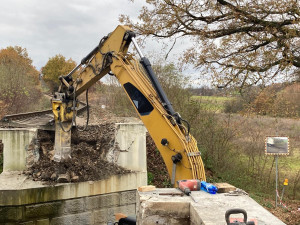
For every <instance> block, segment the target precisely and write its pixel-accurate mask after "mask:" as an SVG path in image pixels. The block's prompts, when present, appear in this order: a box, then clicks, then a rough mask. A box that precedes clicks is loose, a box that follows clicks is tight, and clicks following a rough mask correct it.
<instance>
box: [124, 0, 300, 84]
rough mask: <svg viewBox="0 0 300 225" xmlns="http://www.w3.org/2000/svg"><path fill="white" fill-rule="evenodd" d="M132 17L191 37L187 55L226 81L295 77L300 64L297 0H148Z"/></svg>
mask: <svg viewBox="0 0 300 225" xmlns="http://www.w3.org/2000/svg"><path fill="white" fill-rule="evenodd" d="M147 3H148V5H147V6H145V7H143V9H142V10H141V13H140V15H139V19H140V22H132V21H131V20H130V18H129V17H128V16H126V15H122V16H121V17H120V21H121V22H123V23H125V24H128V25H130V26H132V27H133V28H134V29H135V30H136V31H137V32H138V33H140V34H142V35H147V36H154V37H157V38H174V39H175V38H181V37H189V38H190V39H191V40H192V41H193V43H194V47H193V48H190V49H187V51H186V52H185V54H184V55H183V59H184V61H185V62H187V63H192V64H193V65H194V66H195V67H196V68H201V69H204V71H206V72H209V73H210V74H211V75H212V77H213V81H214V83H216V84H222V85H223V86H230V85H233V84H235V85H239V86H240V87H244V86H249V85H253V84H263V85H264V84H265V83H266V82H268V81H270V80H273V79H275V78H281V79H282V78H283V77H285V78H288V79H290V78H292V73H293V71H294V70H296V69H297V68H299V67H300V30H299V23H300V17H299V16H300V10H299V2H298V0H240V1H236V0H148V1H147Z"/></svg>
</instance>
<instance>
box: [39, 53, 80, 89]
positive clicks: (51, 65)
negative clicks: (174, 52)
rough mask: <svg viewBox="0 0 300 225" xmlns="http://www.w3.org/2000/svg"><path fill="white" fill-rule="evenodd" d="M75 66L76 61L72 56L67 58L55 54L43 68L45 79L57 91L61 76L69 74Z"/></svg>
mask: <svg viewBox="0 0 300 225" xmlns="http://www.w3.org/2000/svg"><path fill="white" fill-rule="evenodd" d="M75 66H76V62H75V61H73V60H72V59H71V58H70V59H68V60H67V59H66V58H65V57H64V56H63V55H60V54H58V55H55V56H53V57H51V58H50V59H49V60H48V62H47V63H46V65H45V66H44V67H43V68H42V74H43V79H44V80H45V81H46V83H47V84H48V85H49V88H50V89H51V90H52V91H55V90H56V88H57V87H58V85H59V79H58V78H59V76H62V75H67V74H68V73H69V72H70V71H71V70H72V69H73V68H74V67H75Z"/></svg>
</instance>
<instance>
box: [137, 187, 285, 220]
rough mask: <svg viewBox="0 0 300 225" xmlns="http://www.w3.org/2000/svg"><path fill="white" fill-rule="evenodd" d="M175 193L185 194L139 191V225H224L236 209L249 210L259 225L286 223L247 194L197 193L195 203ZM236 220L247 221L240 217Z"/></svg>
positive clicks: (165, 191) (163, 190) (249, 217)
mask: <svg viewBox="0 0 300 225" xmlns="http://www.w3.org/2000/svg"><path fill="white" fill-rule="evenodd" d="M172 193H173V194H174V193H177V194H180V193H181V191H180V190H178V189H175V188H163V189H156V190H155V191H150V192H138V203H137V204H138V205H137V222H138V224H139V225H158V224H161V225H162V224H175V225H177V224H178V225H179V224H180V225H189V224H191V225H200V224H202V225H224V224H226V221H225V213H226V211H227V210H229V209H233V208H240V209H244V210H246V212H247V214H248V221H250V220H254V221H256V222H257V224H259V225H284V224H285V223H283V222H282V221H280V220H279V219H278V218H277V217H275V216H274V215H272V214H271V213H270V212H269V211H267V210H266V209H265V208H263V207H262V206H261V205H259V204H258V203H257V202H255V201H254V200H253V199H252V198H250V197H249V196H247V195H239V196H228V195H226V194H224V193H222V194H214V195H212V194H208V193H206V192H204V191H194V192H192V196H193V198H194V199H195V201H196V202H195V201H194V200H193V199H192V198H191V197H190V196H186V195H184V196H178V195H173V196H172V195H171V194H172ZM160 194H163V195H160ZM166 194H167V195H166ZM232 217H233V218H243V216H242V215H238V214H237V215H234V216H232Z"/></svg>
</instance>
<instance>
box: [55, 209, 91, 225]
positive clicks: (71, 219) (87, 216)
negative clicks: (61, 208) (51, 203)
mask: <svg viewBox="0 0 300 225" xmlns="http://www.w3.org/2000/svg"><path fill="white" fill-rule="evenodd" d="M82 224H87V225H88V224H94V215H93V213H92V212H85V213H79V214H74V215H67V216H61V217H56V218H53V219H51V221H50V225H82Z"/></svg>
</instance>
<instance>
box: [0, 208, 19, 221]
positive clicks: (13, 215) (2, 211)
mask: <svg viewBox="0 0 300 225" xmlns="http://www.w3.org/2000/svg"><path fill="white" fill-rule="evenodd" d="M22 214H23V213H22V207H0V223H1V222H10V221H12V222H14V221H18V220H20V219H22Z"/></svg>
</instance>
